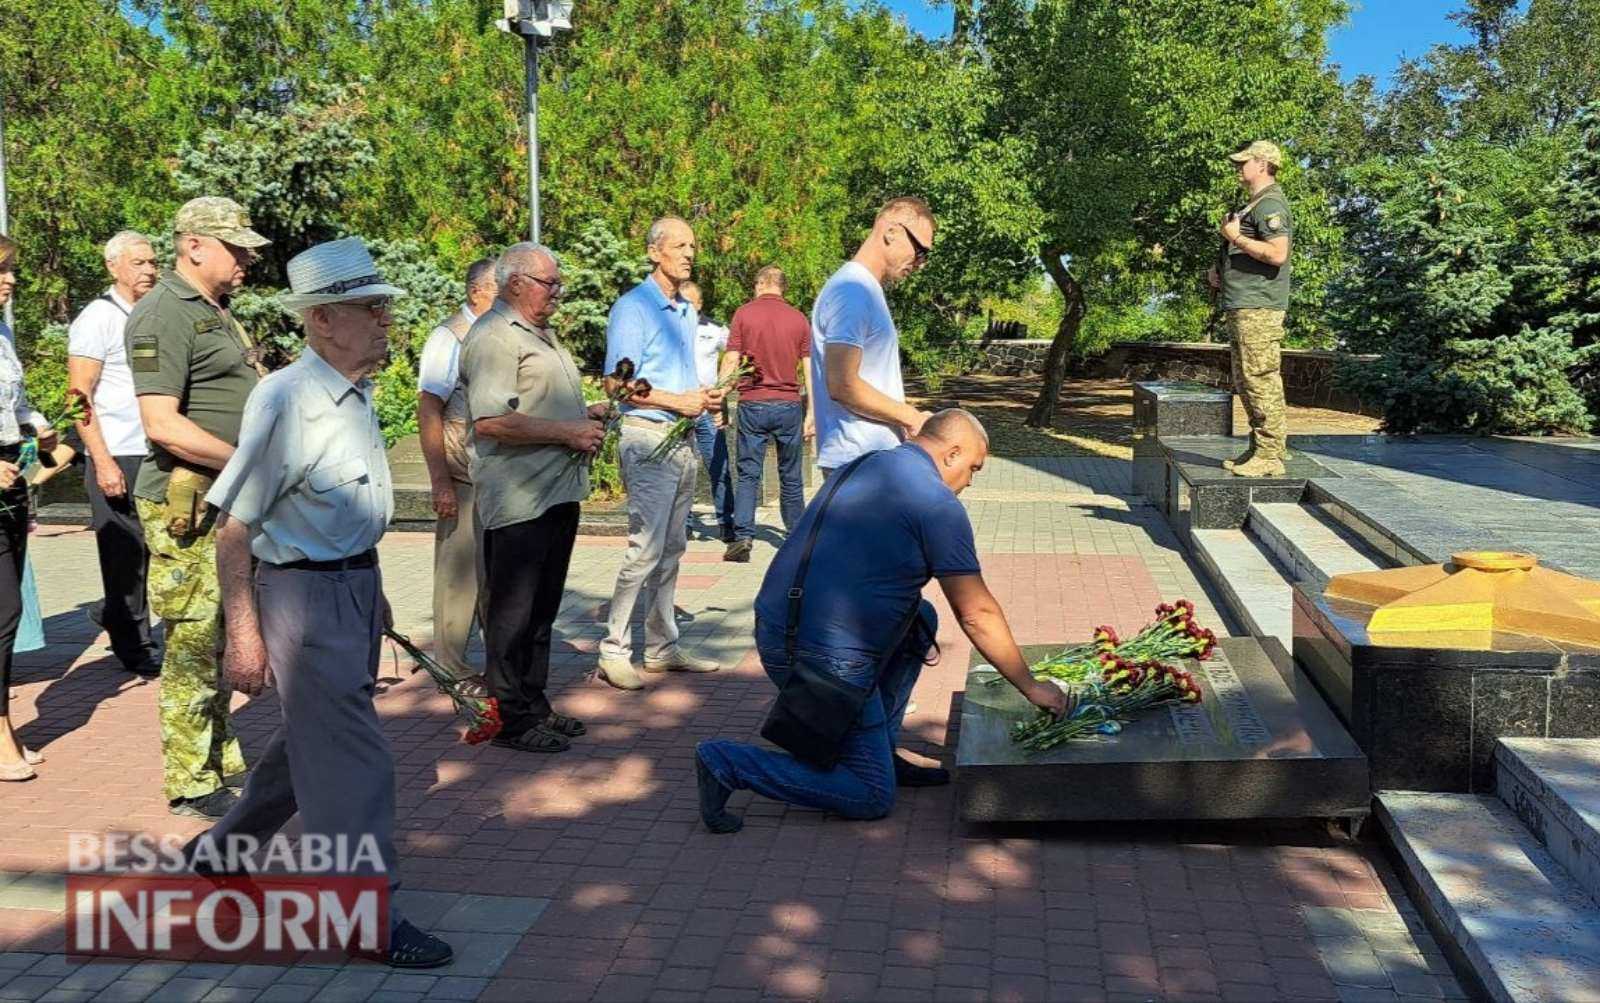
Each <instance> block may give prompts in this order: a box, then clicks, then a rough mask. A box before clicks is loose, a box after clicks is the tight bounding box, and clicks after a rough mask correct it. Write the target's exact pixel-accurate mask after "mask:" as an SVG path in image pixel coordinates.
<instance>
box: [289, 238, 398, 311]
mask: <svg viewBox="0 0 1600 1003" xmlns="http://www.w3.org/2000/svg"><path fill="white" fill-rule="evenodd" d="M288 272H289V290H288V291H287V292H284V293H280V294H279V295H278V305H279V306H280V307H282V308H283V309H285V310H287V311H289V312H290V313H297V312H299V311H301V310H305V309H307V308H309V307H314V306H324V305H326V304H328V303H348V302H350V301H351V300H358V299H365V298H366V297H369V296H404V295H405V294H406V291H405V290H404V289H400V288H398V287H396V286H391V285H389V284H388V283H386V282H384V281H383V276H381V275H379V274H378V266H377V265H376V264H375V263H374V262H373V260H372V254H371V252H369V251H368V250H367V245H366V244H363V243H362V242H361V238H359V237H344V238H342V239H340V240H330V241H328V242H327V243H325V244H318V245H317V246H315V247H311V248H308V249H306V250H304V251H301V252H300V253H299V254H296V255H295V256H294V257H292V258H290V259H289V268H288Z"/></svg>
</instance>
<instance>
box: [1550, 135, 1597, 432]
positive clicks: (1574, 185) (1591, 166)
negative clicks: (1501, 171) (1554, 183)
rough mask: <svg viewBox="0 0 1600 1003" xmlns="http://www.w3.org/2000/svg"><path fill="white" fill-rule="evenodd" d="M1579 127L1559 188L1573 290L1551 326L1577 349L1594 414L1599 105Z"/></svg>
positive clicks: (1580, 384)
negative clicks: (1570, 239)
mask: <svg viewBox="0 0 1600 1003" xmlns="http://www.w3.org/2000/svg"><path fill="white" fill-rule="evenodd" d="M1578 129H1579V141H1578V147H1577V149H1576V150H1575V151H1574V153H1573V156H1572V166H1571V168H1570V169H1569V170H1568V172H1567V176H1566V177H1564V178H1562V179H1561V182H1560V184H1559V186H1558V192H1559V202H1558V204H1559V206H1560V208H1561V210H1562V213H1563V215H1564V216H1565V217H1566V220H1567V225H1568V227H1569V228H1570V229H1571V232H1572V237H1573V239H1574V241H1575V243H1576V247H1575V248H1574V251H1573V253H1572V255H1571V257H1570V258H1569V259H1568V281H1569V283H1570V289H1571V294H1570V297H1569V299H1568V300H1567V304H1566V309H1565V310H1563V311H1562V312H1561V313H1559V314H1557V315H1556V316H1555V317H1553V318H1552V319H1551V323H1550V327H1551V333H1552V336H1555V337H1565V338H1566V339H1567V341H1568V343H1569V344H1571V346H1572V347H1573V349H1574V350H1575V351H1576V353H1577V358H1576V359H1575V360H1574V363H1573V366H1572V369H1571V378H1572V381H1573V384H1574V385H1575V386H1576V387H1577V388H1578V391H1579V392H1580V393H1582V394H1583V395H1584V397H1585V398H1586V399H1587V403H1588V407H1589V413H1590V415H1591V416H1594V415H1600V103H1596V104H1591V105H1589V106H1587V107H1586V108H1584V109H1583V111H1582V112H1581V113H1580V114H1579V116H1578Z"/></svg>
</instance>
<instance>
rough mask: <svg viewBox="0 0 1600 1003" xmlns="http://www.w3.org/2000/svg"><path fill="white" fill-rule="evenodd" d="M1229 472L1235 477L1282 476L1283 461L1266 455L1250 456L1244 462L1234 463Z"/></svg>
mask: <svg viewBox="0 0 1600 1003" xmlns="http://www.w3.org/2000/svg"><path fill="white" fill-rule="evenodd" d="M1229 472H1230V473H1232V474H1233V476H1235V477H1282V476H1283V472H1284V471H1283V461H1282V460H1275V459H1272V458H1271V457H1267V456H1252V457H1251V458H1250V459H1249V460H1248V461H1246V462H1244V463H1235V464H1234V465H1233V466H1232V467H1231V468H1229Z"/></svg>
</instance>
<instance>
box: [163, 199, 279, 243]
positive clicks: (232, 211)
mask: <svg viewBox="0 0 1600 1003" xmlns="http://www.w3.org/2000/svg"><path fill="white" fill-rule="evenodd" d="M172 232H173V233H194V234H199V235H200V236H202V237H215V238H217V239H218V240H220V241H223V242H224V243H228V244H232V245H233V246H234V247H265V246H266V245H268V244H270V243H272V241H270V240H268V239H267V238H265V237H263V236H261V234H259V233H257V232H255V231H254V230H252V229H250V214H249V213H247V212H245V211H244V206H242V205H240V204H239V203H237V202H235V201H234V200H233V199H227V198H220V197H218V196H215V195H206V196H202V197H200V198H197V199H190V200H189V201H187V202H185V203H184V204H183V208H181V209H179V210H178V216H177V218H176V219H174V220H173V222H172Z"/></svg>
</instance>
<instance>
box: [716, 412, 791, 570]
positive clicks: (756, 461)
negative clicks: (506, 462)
mask: <svg viewBox="0 0 1600 1003" xmlns="http://www.w3.org/2000/svg"><path fill="white" fill-rule="evenodd" d="M805 417H806V416H805V409H804V407H803V406H802V405H801V403H800V402H799V401H750V402H748V403H740V405H739V452H738V455H739V484H738V486H737V487H736V488H735V489H734V499H735V500H734V508H733V511H734V516H733V523H734V528H733V534H734V536H735V537H736V538H737V539H740V540H748V539H750V538H751V537H753V536H755V534H756V502H757V500H758V499H759V498H760V497H761V468H762V466H763V465H765V463H766V462H767V440H768V439H771V440H772V442H773V443H774V444H775V445H776V446H777V447H778V504H779V511H780V512H781V513H782V515H783V528H784V529H785V530H789V529H793V528H794V524H795V523H797V522H799V521H800V515H801V513H803V512H804V511H805V508H806V500H805V485H804V483H803V481H802V480H801V477H802V474H801V464H802V462H803V461H804V458H805V436H804V434H803V432H804V427H805Z"/></svg>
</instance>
